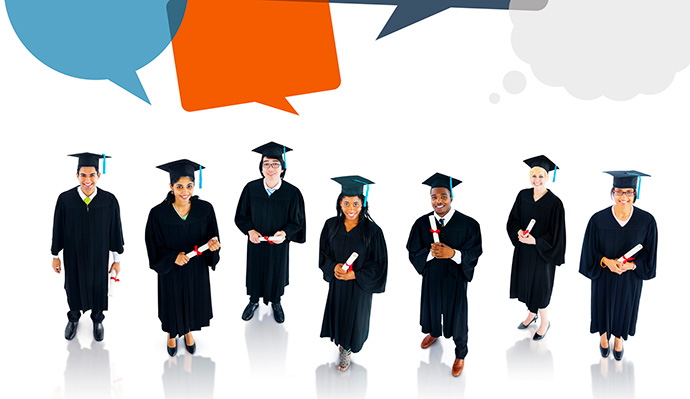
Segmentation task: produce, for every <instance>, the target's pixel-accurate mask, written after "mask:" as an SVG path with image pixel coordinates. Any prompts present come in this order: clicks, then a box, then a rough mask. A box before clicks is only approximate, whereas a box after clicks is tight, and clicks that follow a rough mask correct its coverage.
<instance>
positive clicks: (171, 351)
mask: <svg viewBox="0 0 690 399" xmlns="http://www.w3.org/2000/svg"><path fill="white" fill-rule="evenodd" d="M166 348H168V355H170V357H175V355H177V338H175V347H174V348H171V347H169V346H167V345H166Z"/></svg>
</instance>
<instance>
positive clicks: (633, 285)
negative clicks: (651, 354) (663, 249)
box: [580, 170, 657, 360]
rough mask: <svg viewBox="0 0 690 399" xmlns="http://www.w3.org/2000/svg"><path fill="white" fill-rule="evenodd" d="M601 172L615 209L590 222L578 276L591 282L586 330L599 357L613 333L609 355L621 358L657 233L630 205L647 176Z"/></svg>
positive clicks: (652, 265) (652, 269) (651, 270)
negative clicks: (594, 336) (596, 339)
mask: <svg viewBox="0 0 690 399" xmlns="http://www.w3.org/2000/svg"><path fill="white" fill-rule="evenodd" d="M605 173H608V174H610V175H612V176H613V188H612V189H611V198H612V199H613V202H614V205H613V206H612V207H611V208H606V209H603V210H601V211H599V212H597V213H595V214H594V216H592V218H591V219H590V220H589V224H588V225H587V230H586V231H585V239H584V243H583V244H582V255H581V256H580V273H582V274H583V275H585V276H586V277H587V278H589V279H590V280H592V297H591V300H592V321H591V324H590V329H589V330H590V332H591V333H599V335H600V336H601V342H600V344H599V350H600V351H601V356H603V357H608V355H609V353H610V347H609V340H610V339H611V335H613V336H614V337H616V339H615V343H614V349H613V356H614V357H615V358H616V360H621V359H622V358H623V340H626V339H628V335H635V326H636V324H637V311H638V309H639V306H640V295H641V293H642V281H644V280H649V279H652V278H654V276H656V247H657V229H656V221H655V220H654V217H653V216H652V215H651V214H649V213H647V212H645V211H643V210H642V209H640V208H636V207H634V206H633V203H634V202H635V199H636V197H637V196H638V195H639V178H640V176H649V175H647V174H644V173H640V172H636V171H634V170H629V171H613V172H605ZM636 187H637V189H636ZM639 245H641V246H642V248H640V247H639Z"/></svg>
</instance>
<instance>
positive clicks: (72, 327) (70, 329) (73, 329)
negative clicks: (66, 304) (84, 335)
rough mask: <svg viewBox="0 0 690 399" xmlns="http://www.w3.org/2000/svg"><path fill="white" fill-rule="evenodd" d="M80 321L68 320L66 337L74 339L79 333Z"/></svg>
mask: <svg viewBox="0 0 690 399" xmlns="http://www.w3.org/2000/svg"><path fill="white" fill-rule="evenodd" d="M78 324H79V322H78V321H68V322H67V327H65V339H68V340H72V339H73V338H74V337H75V336H76V335H77V325H78Z"/></svg>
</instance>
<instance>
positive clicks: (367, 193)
mask: <svg viewBox="0 0 690 399" xmlns="http://www.w3.org/2000/svg"><path fill="white" fill-rule="evenodd" d="M352 180H354V181H356V182H357V183H362V184H366V185H367V192H366V194H364V206H367V200H368V199H369V185H368V184H367V183H365V182H363V181H361V180H357V179H352Z"/></svg>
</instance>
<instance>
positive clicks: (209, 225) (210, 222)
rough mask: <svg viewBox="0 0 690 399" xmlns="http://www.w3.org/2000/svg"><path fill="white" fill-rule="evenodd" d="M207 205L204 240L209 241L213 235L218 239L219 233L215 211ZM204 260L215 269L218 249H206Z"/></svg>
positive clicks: (218, 258)
mask: <svg viewBox="0 0 690 399" xmlns="http://www.w3.org/2000/svg"><path fill="white" fill-rule="evenodd" d="M208 206H209V208H210V209H209V213H208V218H207V220H206V241H207V242H208V241H211V239H212V238H213V237H218V241H220V235H219V234H218V221H217V220H216V212H215V211H214V210H213V206H212V205H211V204H209V205H208ZM203 255H204V260H205V261H206V264H207V265H208V266H209V267H210V268H211V269H212V270H216V265H217V264H218V262H219V261H220V249H218V250H217V251H206V252H204V254H203Z"/></svg>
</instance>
